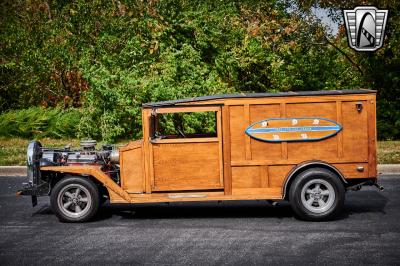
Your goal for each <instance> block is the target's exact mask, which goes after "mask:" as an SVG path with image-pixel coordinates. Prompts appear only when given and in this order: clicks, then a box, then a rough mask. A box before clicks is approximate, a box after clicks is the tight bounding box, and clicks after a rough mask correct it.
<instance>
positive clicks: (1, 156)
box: [0, 137, 400, 165]
mask: <svg viewBox="0 0 400 266" xmlns="http://www.w3.org/2000/svg"><path fill="white" fill-rule="evenodd" d="M39 141H40V142H41V143H42V145H43V146H45V147H64V146H65V145H66V144H69V145H70V146H71V148H78V147H79V140H77V139H67V140H66V139H63V140H58V139H49V138H45V139H39ZM28 142H29V140H26V139H21V138H4V137H0V165H25V160H26V147H27V145H28ZM127 142H128V141H122V142H119V143H118V144H117V145H122V144H124V143H127ZM98 146H99V147H100V144H98ZM378 163H380V164H393V163H394V164H396V163H398V164H400V141H380V142H378Z"/></svg>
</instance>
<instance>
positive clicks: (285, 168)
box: [268, 165, 294, 187]
mask: <svg viewBox="0 0 400 266" xmlns="http://www.w3.org/2000/svg"><path fill="white" fill-rule="evenodd" d="M293 167H294V165H272V166H269V167H268V176H269V180H270V181H269V186H270V187H283V185H284V183H285V179H286V177H287V175H288V174H289V172H290V170H292V168H293Z"/></svg>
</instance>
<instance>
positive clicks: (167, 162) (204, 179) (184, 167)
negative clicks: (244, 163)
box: [152, 142, 223, 191]
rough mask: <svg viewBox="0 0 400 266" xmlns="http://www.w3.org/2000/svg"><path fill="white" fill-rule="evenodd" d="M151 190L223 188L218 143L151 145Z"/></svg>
mask: <svg viewBox="0 0 400 266" xmlns="http://www.w3.org/2000/svg"><path fill="white" fill-rule="evenodd" d="M152 146H153V154H154V162H153V163H154V187H153V190H154V191H168V190H203V189H220V188H223V185H222V184H221V179H220V161H219V160H220V159H219V158H221V156H220V154H219V153H220V149H219V143H218V142H211V143H204V142H200V143H190V145H188V144H187V143H176V144H172V143H171V144H153V145H152Z"/></svg>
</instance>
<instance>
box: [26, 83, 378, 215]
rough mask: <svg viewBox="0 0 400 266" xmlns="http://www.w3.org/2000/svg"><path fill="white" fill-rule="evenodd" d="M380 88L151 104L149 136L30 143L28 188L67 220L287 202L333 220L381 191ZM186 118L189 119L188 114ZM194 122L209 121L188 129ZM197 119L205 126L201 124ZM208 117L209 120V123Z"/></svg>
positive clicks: (145, 120) (146, 111)
mask: <svg viewBox="0 0 400 266" xmlns="http://www.w3.org/2000/svg"><path fill="white" fill-rule="evenodd" d="M375 99H376V92H375V91H372V90H346V91H318V92H287V93H276V94H271V93H255V94H232V95H214V96H205V97H195V98H190V99H182V100H174V101H165V102H156V103H147V104H143V108H142V127H143V128H142V129H143V139H142V140H136V141H132V142H130V143H128V144H127V145H126V146H123V147H121V148H119V149H118V150H117V149H113V147H112V146H109V145H105V146H103V148H102V149H100V150H96V149H95V146H96V142H95V141H82V143H81V145H82V149H80V150H71V149H69V148H62V149H49V148H43V147H42V146H41V144H40V143H39V142H37V141H32V142H30V143H29V146H28V152H27V155H28V183H25V186H24V188H23V189H22V190H21V191H19V192H18V194H22V195H31V196H32V202H33V205H35V204H36V202H37V198H36V197H37V196H44V195H49V196H50V202H51V207H52V210H53V212H54V213H55V214H56V215H57V216H58V218H59V220H60V221H65V222H83V221H87V220H89V219H90V218H92V217H93V216H94V215H95V213H96V212H97V211H98V209H99V206H100V205H101V204H102V203H103V202H104V201H105V200H107V199H108V200H109V202H110V203H129V204H135V203H154V202H187V201H223V200H273V201H276V200H289V202H290V204H291V206H292V208H293V211H294V212H295V214H296V215H297V216H298V217H300V218H302V219H307V220H316V221H319V220H326V219H332V218H334V217H335V216H336V215H337V214H338V213H339V212H340V210H341V209H342V207H343V204H344V200H345V192H346V190H349V189H353V190H357V189H360V188H361V186H362V185H376V186H378V185H377V168H376V118H375V113H376V111H375V106H376V105H375V103H376V100H375ZM185 116H187V117H185ZM190 116H195V118H196V119H197V120H199V119H200V120H202V121H203V123H202V124H201V123H200V124H201V125H203V124H204V123H205V124H207V126H206V127H204V126H198V125H197V127H196V126H194V127H190V128H189V129H187V128H186V126H187V125H186V124H185V121H190V119H189V118H190ZM196 119H195V120H193V121H197V120H196ZM204 121H205V122H204Z"/></svg>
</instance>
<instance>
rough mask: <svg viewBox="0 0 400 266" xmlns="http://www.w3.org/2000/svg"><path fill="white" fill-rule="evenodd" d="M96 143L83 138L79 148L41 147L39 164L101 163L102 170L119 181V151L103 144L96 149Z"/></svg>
mask: <svg viewBox="0 0 400 266" xmlns="http://www.w3.org/2000/svg"><path fill="white" fill-rule="evenodd" d="M96 144H97V143H96V141H95V140H84V141H81V142H80V145H81V149H79V150H71V148H70V147H69V146H66V147H64V149H51V148H41V156H40V157H39V158H40V159H39V162H40V163H39V165H40V166H41V167H42V166H66V165H101V169H102V171H103V172H105V173H106V174H108V175H109V176H110V177H111V178H112V179H113V180H114V181H115V182H116V183H119V151H118V150H116V149H114V148H113V146H112V145H103V147H102V149H101V150H96Z"/></svg>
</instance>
